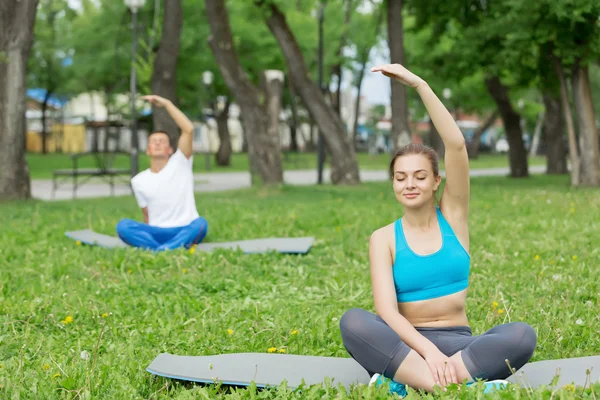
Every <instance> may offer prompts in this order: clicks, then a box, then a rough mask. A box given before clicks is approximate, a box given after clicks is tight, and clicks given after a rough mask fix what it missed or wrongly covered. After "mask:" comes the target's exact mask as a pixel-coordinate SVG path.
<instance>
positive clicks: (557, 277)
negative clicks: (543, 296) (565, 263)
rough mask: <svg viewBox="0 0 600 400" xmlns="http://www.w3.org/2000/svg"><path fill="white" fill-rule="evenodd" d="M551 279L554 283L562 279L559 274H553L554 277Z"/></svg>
mask: <svg viewBox="0 0 600 400" xmlns="http://www.w3.org/2000/svg"><path fill="white" fill-rule="evenodd" d="M552 279H554V280H555V281H560V280H561V279H562V275H561V274H554V275H552Z"/></svg>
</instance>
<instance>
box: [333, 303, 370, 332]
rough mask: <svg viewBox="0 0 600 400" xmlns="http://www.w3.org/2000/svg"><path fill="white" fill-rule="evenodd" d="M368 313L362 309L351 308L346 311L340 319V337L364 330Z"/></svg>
mask: <svg viewBox="0 0 600 400" xmlns="http://www.w3.org/2000/svg"><path fill="white" fill-rule="evenodd" d="M369 315H370V313H369V312H368V311H366V310H363V309H362V308H351V309H349V310H348V311H346V312H345V313H344V314H343V315H342V318H340V331H341V332H342V336H344V334H345V333H348V332H352V333H354V334H357V333H359V331H360V330H361V328H362V329H364V326H365V325H366V322H367V320H368V319H369Z"/></svg>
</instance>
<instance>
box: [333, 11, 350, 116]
mask: <svg viewBox="0 0 600 400" xmlns="http://www.w3.org/2000/svg"><path fill="white" fill-rule="evenodd" d="M344 2H345V6H346V8H345V12H344V24H343V25H342V26H343V28H342V34H341V37H340V44H339V47H338V50H337V54H336V57H337V58H338V60H337V63H336V64H335V65H334V66H333V68H332V72H333V75H336V76H337V78H338V80H337V85H336V90H335V103H334V104H335V112H337V114H338V115H340V116H341V115H342V74H343V71H342V58H343V56H344V54H343V50H344V46H346V41H347V36H348V27H349V26H350V19H351V17H352V3H353V1H352V0H345V1H344Z"/></svg>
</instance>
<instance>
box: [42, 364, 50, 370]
mask: <svg viewBox="0 0 600 400" xmlns="http://www.w3.org/2000/svg"><path fill="white" fill-rule="evenodd" d="M42 369H43V370H44V371H48V370H49V369H50V366H49V365H48V364H44V365H42Z"/></svg>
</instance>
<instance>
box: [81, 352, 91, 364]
mask: <svg viewBox="0 0 600 400" xmlns="http://www.w3.org/2000/svg"><path fill="white" fill-rule="evenodd" d="M81 359H82V360H85V361H87V360H89V359H90V353H88V352H87V351H85V350H84V351H82V352H81Z"/></svg>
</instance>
